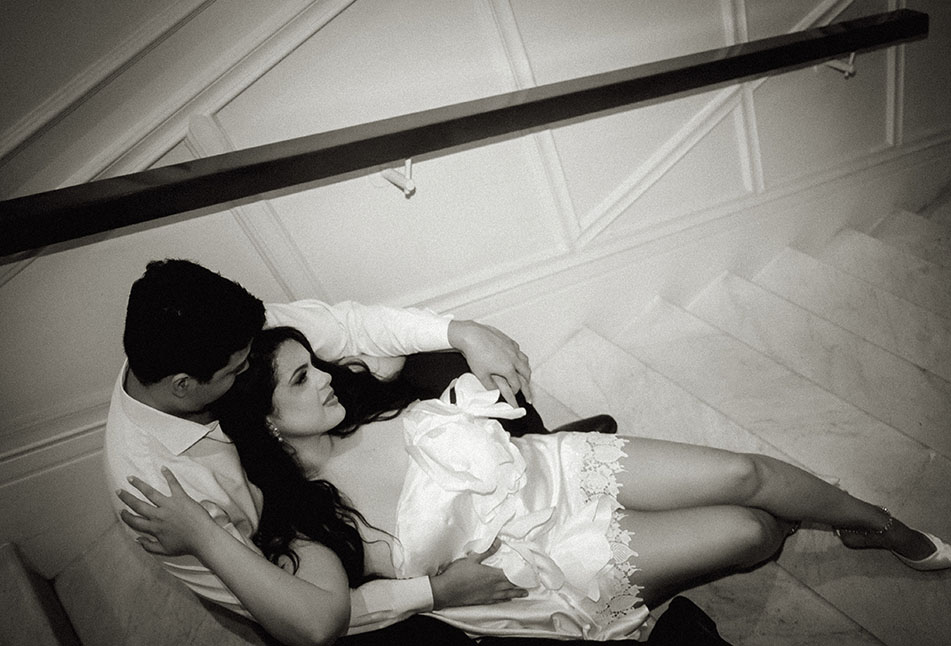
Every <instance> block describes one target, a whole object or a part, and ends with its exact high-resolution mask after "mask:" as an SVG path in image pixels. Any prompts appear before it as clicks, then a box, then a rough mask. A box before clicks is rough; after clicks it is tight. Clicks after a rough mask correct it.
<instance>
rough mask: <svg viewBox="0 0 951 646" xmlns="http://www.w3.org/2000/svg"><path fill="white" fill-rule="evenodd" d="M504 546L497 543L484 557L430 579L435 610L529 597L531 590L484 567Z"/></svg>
mask: <svg viewBox="0 0 951 646" xmlns="http://www.w3.org/2000/svg"><path fill="white" fill-rule="evenodd" d="M500 545H501V543H500V542H499V540H498V539H496V540H495V542H494V543H493V544H492V546H491V547H489V549H487V550H486V551H484V552H482V553H481V554H470V555H468V556H463V557H462V558H459V559H456V560H455V561H453V562H452V563H450V564H449V565H448V566H446V569H444V570H443V571H442V572H440V573H439V574H437V575H436V576H433V577H430V578H429V584H430V586H432V589H433V610H439V609H440V608H449V607H453V606H475V605H483V604H489V603H501V602H502V601H509V600H511V599H518V598H520V597H524V596H526V595H528V591H527V590H525V589H524V588H520V587H518V586H517V585H515V584H514V583H512V582H511V581H509V580H508V579H507V578H505V573H504V572H502V570H500V569H499V568H495V567H491V566H488V565H483V564H482V561H484V560H485V559H487V558H489V557H490V556H492V555H493V554H495V552H496V550H498V549H499V546H500Z"/></svg>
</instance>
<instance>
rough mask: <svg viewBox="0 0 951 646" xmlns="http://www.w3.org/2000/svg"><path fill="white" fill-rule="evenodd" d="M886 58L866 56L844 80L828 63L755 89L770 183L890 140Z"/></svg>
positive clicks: (825, 166) (765, 169) (842, 160)
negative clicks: (853, 73)
mask: <svg viewBox="0 0 951 646" xmlns="http://www.w3.org/2000/svg"><path fill="white" fill-rule="evenodd" d="M886 64H887V56H886V54H885V53H884V52H881V51H878V52H870V53H866V54H862V55H861V56H859V57H858V58H857V59H856V65H857V66H858V69H859V72H858V73H857V74H856V75H855V76H854V77H852V78H850V79H845V78H844V77H843V75H842V74H841V73H840V72H837V71H835V70H833V69H831V68H829V67H827V66H824V65H822V66H818V67H810V68H806V69H803V70H798V71H794V72H788V73H786V74H782V75H779V76H775V77H771V78H769V79H768V80H767V81H766V82H765V83H763V84H762V85H760V86H759V87H757V88H756V89H755V91H754V100H755V107H756V118H757V130H758V132H759V137H760V146H761V154H762V161H763V172H764V176H765V180H766V183H767V186H770V185H775V184H780V183H783V182H786V181H791V180H793V179H796V178H798V177H801V176H802V175H805V174H807V173H813V172H816V171H821V170H827V169H829V168H832V167H834V166H836V165H840V164H844V163H846V162H849V161H852V160H854V159H856V158H857V157H859V156H860V155H865V154H869V153H872V152H875V151H878V150H881V149H883V148H884V147H885V146H886V145H887V144H888V143H889V136H890V134H889V133H890V123H889V121H888V102H889V100H890V98H889V96H888V92H887V88H888V78H887V68H886Z"/></svg>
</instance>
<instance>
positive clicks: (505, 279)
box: [401, 131, 951, 315]
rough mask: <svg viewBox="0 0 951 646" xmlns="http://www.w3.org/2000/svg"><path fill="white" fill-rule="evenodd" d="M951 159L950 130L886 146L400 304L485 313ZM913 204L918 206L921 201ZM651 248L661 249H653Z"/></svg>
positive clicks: (441, 310) (440, 309)
mask: <svg viewBox="0 0 951 646" xmlns="http://www.w3.org/2000/svg"><path fill="white" fill-rule="evenodd" d="M948 157H951V131H945V132H943V133H941V134H940V135H938V136H934V137H928V138H927V139H920V140H918V141H916V142H906V143H905V144H904V145H903V146H902V147H900V148H899V147H893V148H888V149H885V150H882V151H879V152H876V153H873V154H870V155H868V156H866V157H863V158H862V159H859V160H854V161H852V162H850V163H847V164H842V165H840V166H837V167H835V168H831V169H827V170H824V171H820V172H817V173H814V174H812V175H809V176H807V177H801V178H797V179H796V180H795V181H791V182H789V183H786V184H783V185H781V186H774V187H770V188H769V189H768V190H765V191H764V192H762V193H751V194H748V195H746V196H743V197H740V198H736V199H733V200H729V201H726V202H724V203H721V204H718V205H714V206H711V207H708V208H706V209H702V210H700V211H697V212H694V213H688V214H685V215H683V216H681V217H679V218H676V219H673V220H670V221H667V222H663V223H659V224H657V225H655V226H653V227H649V228H646V229H643V230H636V231H633V232H629V233H626V234H622V235H618V236H617V237H612V239H611V240H609V241H602V242H601V243H600V244H598V245H592V246H588V247H586V248H584V249H580V250H579V251H578V252H577V253H575V254H572V255H560V256H555V257H553V258H550V259H547V260H543V261H542V262H540V263H537V264H533V265H530V266H526V267H523V268H522V269H520V270H519V271H518V272H515V273H509V274H506V275H504V276H502V275H500V276H498V277H495V278H490V279H488V280H485V281H482V282H478V283H473V284H472V285H469V286H466V287H464V288H462V289H459V290H457V291H453V292H446V293H444V294H442V295H440V296H434V297H429V298H426V299H425V300H421V301H418V302H415V303H414V302H409V301H408V302H406V303H401V304H403V305H412V304H416V305H420V306H423V307H429V308H431V309H433V310H435V311H439V312H452V311H459V310H463V309H468V310H471V309H472V308H477V309H478V314H480V315H484V314H486V313H487V312H486V311H485V307H487V306H486V305H485V303H488V302H493V303H494V301H495V298H496V297H499V296H500V295H504V294H510V293H516V294H518V296H516V297H514V299H515V301H519V300H522V301H524V299H525V298H526V289H527V288H528V287H529V286H531V285H534V284H536V283H537V282H538V281H545V282H552V281H558V280H560V279H561V277H562V276H563V275H564V273H565V272H575V271H580V272H581V273H582V274H583V275H587V274H588V270H587V269H585V268H586V267H594V266H597V265H600V264H602V263H604V262H608V261H609V259H611V258H613V257H617V256H629V255H630V254H631V253H634V252H636V253H637V256H638V262H640V261H642V260H644V259H646V258H649V257H650V256H651V255H652V254H653V253H660V252H661V251H666V250H669V249H670V248H671V246H676V245H677V244H680V243H682V242H683V241H684V240H693V239H696V238H697V237H701V238H702V237H704V235H706V234H705V232H711V231H714V232H715V231H718V230H722V229H725V228H728V227H731V226H735V220H736V219H737V218H738V217H740V216H741V215H740V214H743V213H746V212H749V211H751V210H755V209H758V208H760V207H765V206H766V205H768V204H771V203H780V202H782V201H784V200H791V199H793V198H795V199H799V197H797V196H803V199H807V198H808V196H809V195H810V194H811V193H812V192H813V191H820V190H822V189H823V187H824V186H825V185H827V184H830V183H832V182H836V181H848V180H849V178H850V177H855V178H856V179H857V180H859V179H862V176H864V175H865V174H866V173H870V174H872V175H875V176H878V175H881V176H888V175H890V174H893V173H900V172H901V171H902V169H904V168H906V167H909V166H917V165H919V164H921V163H924V161H923V160H929V159H938V160H941V161H946V160H947V158H948ZM949 163H951V162H949ZM913 206H914V207H915V208H917V207H918V206H920V205H913ZM651 249H656V250H659V251H651ZM544 289H545V290H550V289H551V287H550V286H546V287H545V288H544ZM488 307H490V308H491V307H493V306H488Z"/></svg>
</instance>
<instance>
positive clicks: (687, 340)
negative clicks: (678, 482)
mask: <svg viewBox="0 0 951 646" xmlns="http://www.w3.org/2000/svg"><path fill="white" fill-rule="evenodd" d="M613 340H614V341H615V342H616V343H617V344H618V345H619V346H621V348H623V349H624V350H625V351H626V352H627V353H628V354H630V355H632V356H633V357H634V358H636V359H637V360H639V361H641V362H643V363H644V364H645V365H647V366H649V367H650V368H653V369H654V370H655V371H657V372H658V373H661V374H662V375H664V376H665V377H667V378H669V379H670V380H671V381H673V382H674V383H676V384H677V385H678V386H680V387H682V388H683V389H684V390H686V391H688V392H689V393H691V394H693V395H694V396H696V397H697V398H698V399H700V400H701V401H703V402H704V403H706V404H708V405H709V406H711V407H712V408H714V409H716V410H718V411H720V412H722V413H723V414H724V415H726V416H727V417H728V418H729V419H731V420H732V421H733V422H735V423H736V424H738V425H740V426H741V427H743V428H745V429H746V430H748V431H749V432H750V433H751V434H754V435H756V436H757V437H759V438H760V439H762V440H763V441H765V442H767V443H768V444H770V445H771V446H775V447H777V449H779V450H780V451H781V452H783V453H786V454H787V455H789V456H791V457H792V458H793V459H794V460H795V461H796V462H798V463H800V464H802V465H805V467H806V468H807V469H809V470H810V471H812V472H813V473H817V474H820V475H822V476H823V477H825V478H826V479H827V480H832V479H833V478H832V477H837V478H838V480H839V485H840V486H841V487H842V488H843V489H845V490H847V491H849V492H850V493H852V494H853V495H856V496H858V497H859V498H862V499H864V500H869V501H874V502H876V503H879V504H884V505H886V506H888V507H889V509H890V510H892V512H893V513H894V514H895V515H896V516H898V517H899V518H902V519H903V520H905V521H907V522H908V523H909V524H911V525H912V526H916V527H922V528H924V529H926V530H928V531H931V532H932V533H935V534H937V535H940V536H951V497H949V496H948V495H947V492H948V491H949V490H951V461H949V460H947V459H945V458H942V457H940V456H937V455H935V454H934V452H932V451H930V450H928V449H927V447H924V446H922V445H921V444H920V443H919V442H916V441H914V440H912V439H910V438H908V437H907V436H905V435H904V434H902V433H899V432H898V431H896V430H895V429H893V428H892V427H890V426H888V425H887V424H885V423H883V422H881V421H878V420H876V419H874V418H872V417H870V416H869V415H868V414H867V413H864V412H863V411H861V410H859V409H858V408H856V407H855V406H853V405H851V404H849V403H847V402H845V401H843V400H841V399H839V398H838V397H835V396H833V395H831V394H830V393H829V392H828V391H826V390H824V389H823V388H821V387H820V386H818V385H817V384H815V383H813V382H812V381H810V380H808V379H806V378H805V377H803V376H801V375H799V374H797V373H795V372H793V371H791V370H790V369H788V368H786V367H785V366H783V365H781V364H779V363H777V362H776V361H774V360H772V359H770V358H769V357H767V356H765V355H764V354H762V353H760V352H758V351H756V350H754V349H753V348H751V347H749V346H748V345H746V344H744V343H743V342H741V341H739V340H738V339H736V338H735V337H733V336H731V335H729V334H727V333H725V332H723V331H722V330H720V329H718V328H716V327H714V326H712V325H710V324H708V323H706V322H705V321H703V320H701V319H699V318H697V317H695V316H693V315H692V314H690V313H689V312H687V311H685V310H683V309H681V308H679V307H676V306H674V305H671V304H669V303H666V302H664V301H657V302H656V303H654V304H653V305H652V306H651V307H650V308H648V309H647V310H646V311H645V312H643V313H642V314H641V315H640V316H638V317H637V318H636V319H634V320H633V321H632V323H631V325H630V326H628V327H627V328H626V329H625V330H623V331H622V332H621V333H619V334H618V335H617V336H615V337H614V339H613ZM779 564H780V565H781V566H782V567H783V568H784V569H785V570H787V571H788V572H790V573H791V574H792V575H793V576H795V577H796V578H797V579H798V580H800V581H802V582H803V583H805V584H807V585H809V586H810V588H812V589H814V590H815V591H816V592H817V593H818V594H820V595H822V596H823V597H824V598H825V599H827V600H828V601H829V602H830V603H832V604H833V605H834V606H836V607H837V608H839V609H840V610H842V611H843V612H845V613H846V614H847V615H848V616H849V617H851V618H852V619H853V620H854V621H856V622H857V623H859V624H860V625H862V626H864V627H865V628H867V629H868V630H870V631H871V632H872V633H873V634H874V635H876V636H877V637H878V638H879V639H881V640H882V641H883V642H885V643H888V644H905V643H932V642H928V641H927V638H926V637H925V633H928V632H930V633H931V634H935V635H942V634H944V635H948V634H951V617H949V616H948V614H947V613H946V612H942V611H941V610H940V608H941V607H942V604H943V605H944V606H945V607H946V606H947V605H948V604H951V585H949V582H951V578H949V577H948V576H944V577H943V578H928V577H927V576H926V575H925V576H923V575H921V574H920V573H917V572H914V571H912V570H910V569H908V568H906V567H904V566H903V565H901V564H900V563H899V562H898V560H897V559H894V558H892V557H891V556H890V555H888V554H882V553H872V552H855V551H850V550H846V549H844V548H842V546H841V545H839V544H838V542H837V540H836V539H835V538H834V537H832V536H831V535H830V534H829V532H827V531H810V530H808V529H804V530H801V531H800V532H799V534H797V535H796V536H795V537H794V538H793V539H792V540H790V541H789V542H788V543H787V547H786V549H785V550H784V551H783V555H782V557H781V558H780V560H779ZM899 591H900V592H899ZM882 599H889V602H888V603H886V604H883V603H882ZM922 626H928V627H929V628H928V630H927V631H923V629H922V628H921V627H922ZM922 639H924V642H922ZM933 643H940V640H936V641H935V642H933Z"/></svg>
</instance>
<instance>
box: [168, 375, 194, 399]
mask: <svg viewBox="0 0 951 646" xmlns="http://www.w3.org/2000/svg"><path fill="white" fill-rule="evenodd" d="M169 385H170V386H171V390H172V394H173V395H174V396H176V397H178V398H179V399H181V398H184V397H186V396H188V393H189V392H190V391H191V389H192V377H191V375H188V374H186V373H184V372H179V373H177V374H174V375H172V379H171V381H170V382H169Z"/></svg>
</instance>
